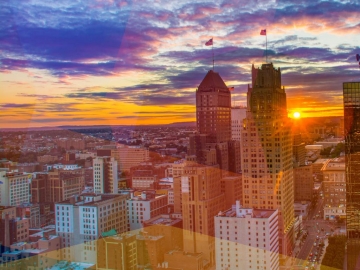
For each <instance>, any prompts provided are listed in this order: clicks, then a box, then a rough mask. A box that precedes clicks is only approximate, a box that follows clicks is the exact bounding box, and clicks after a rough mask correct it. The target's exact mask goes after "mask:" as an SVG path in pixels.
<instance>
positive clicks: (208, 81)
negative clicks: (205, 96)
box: [198, 70, 229, 92]
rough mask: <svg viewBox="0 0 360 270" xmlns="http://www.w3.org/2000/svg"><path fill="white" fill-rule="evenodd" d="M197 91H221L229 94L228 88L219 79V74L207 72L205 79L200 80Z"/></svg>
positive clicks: (211, 71)
mask: <svg viewBox="0 0 360 270" xmlns="http://www.w3.org/2000/svg"><path fill="white" fill-rule="evenodd" d="M198 89H199V91H209V90H213V91H215V89H219V90H222V92H229V89H228V87H227V86H226V84H225V83H224V81H223V79H222V78H221V77H220V75H219V73H217V72H214V71H213V70H209V71H208V73H207V74H206V76H205V78H204V79H203V80H202V82H201V83H200V85H199V87H198Z"/></svg>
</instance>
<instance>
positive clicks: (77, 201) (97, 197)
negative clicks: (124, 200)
mask: <svg viewBox="0 0 360 270" xmlns="http://www.w3.org/2000/svg"><path fill="white" fill-rule="evenodd" d="M120 197H127V195H123V194H95V193H83V194H81V195H79V196H73V197H71V198H70V199H68V200H65V201H62V202H58V203H56V204H57V205H62V204H63V205H69V204H71V205H74V206H96V205H97V204H99V203H101V202H104V201H107V200H112V199H116V198H120Z"/></svg>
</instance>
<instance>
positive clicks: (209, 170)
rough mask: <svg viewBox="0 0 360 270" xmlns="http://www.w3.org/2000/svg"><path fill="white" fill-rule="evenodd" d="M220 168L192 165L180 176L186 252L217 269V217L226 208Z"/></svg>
mask: <svg viewBox="0 0 360 270" xmlns="http://www.w3.org/2000/svg"><path fill="white" fill-rule="evenodd" d="M220 178H221V176H220V170H219V168H218V166H213V167H209V166H205V165H201V164H196V163H193V164H191V163H189V164H187V166H186V167H184V173H183V175H182V176H181V191H182V216H183V229H184V234H183V237H184V238H183V239H184V251H185V252H190V253H201V252H202V253H203V255H204V258H205V259H206V260H207V261H208V262H209V263H210V265H214V263H215V253H214V252H215V251H214V233H215V231H214V216H216V215H217V214H218V213H219V211H221V210H222V209H224V207H225V204H224V202H225V195H224V194H223V193H221V183H220Z"/></svg>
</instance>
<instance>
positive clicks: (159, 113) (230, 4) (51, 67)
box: [0, 0, 360, 128]
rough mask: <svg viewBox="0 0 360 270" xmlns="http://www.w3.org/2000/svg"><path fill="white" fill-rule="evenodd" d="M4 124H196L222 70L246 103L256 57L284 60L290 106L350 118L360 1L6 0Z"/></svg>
mask: <svg viewBox="0 0 360 270" xmlns="http://www.w3.org/2000/svg"><path fill="white" fill-rule="evenodd" d="M1 6H2V8H1V11H0V13H1V17H2V19H3V20H2V21H3V23H2V24H1V26H0V31H1V42H0V57H1V60H0V61H1V66H0V72H1V86H0V89H1V90H0V91H1V97H2V99H1V104H0V108H1V112H0V125H1V127H2V128H15V127H16V128H18V127H39V126H58V125H100V124H101V125H143V124H147V125H148V124H166V123H174V122H188V121H195V107H194V102H195V96H194V92H195V90H196V88H197V87H198V85H199V82H200V81H201V80H202V78H203V77H204V75H205V74H206V73H207V71H208V70H210V69H212V48H211V47H206V46H205V42H206V41H208V40H209V39H210V38H213V44H214V45H213V53H214V59H215V71H216V72H219V74H220V75H221V76H222V78H223V80H224V81H225V83H226V84H227V86H229V87H234V88H235V90H234V91H233V92H232V103H233V105H246V91H247V85H248V84H249V83H251V73H250V72H251V65H252V64H255V66H260V65H261V64H262V63H264V62H265V36H261V35H259V33H260V30H261V29H266V30H267V48H268V62H272V63H273V64H274V66H276V67H280V68H281V71H282V84H283V85H284V86H285V88H286V91H287V103H288V112H289V116H290V117H291V116H292V115H293V113H294V112H300V114H301V117H319V116H332V115H335V116H341V115H343V109H342V108H343V99H342V82H343V81H354V80H356V79H358V78H359V70H358V64H357V62H356V61H355V54H356V53H358V51H359V44H360V35H359V18H358V14H359V12H360V6H359V5H358V2H357V1H317V0H316V1H242V0H241V1H217V2H202V1H201V2H196V1H178V2H173V1H171V2H167V1H70V0H69V1H60V2H56V3H55V2H53V1H36V0H33V1H3V2H2V4H1Z"/></svg>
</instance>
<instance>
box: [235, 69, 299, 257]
mask: <svg viewBox="0 0 360 270" xmlns="http://www.w3.org/2000/svg"><path fill="white" fill-rule="evenodd" d="M247 104H248V105H247V109H248V110H247V115H246V119H245V120H244V122H243V130H242V134H241V136H242V142H241V159H242V172H243V194H244V195H243V202H244V207H247V208H257V209H278V210H279V230H280V232H281V233H280V234H279V248H280V252H281V253H282V254H285V255H289V254H290V253H292V250H293V245H294V233H293V230H292V228H293V224H294V204H293V203H294V184H293V151H292V134H291V123H290V121H289V119H288V116H287V106H286V93H285V89H284V87H282V86H281V72H280V68H279V69H275V68H274V67H273V65H272V64H263V65H262V66H261V68H257V69H255V68H254V66H253V67H252V87H250V86H249V87H248V93H247Z"/></svg>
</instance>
